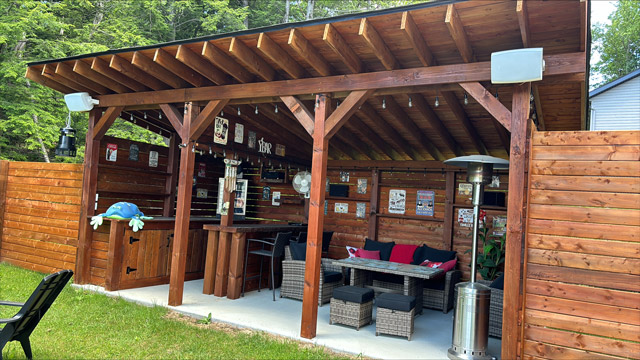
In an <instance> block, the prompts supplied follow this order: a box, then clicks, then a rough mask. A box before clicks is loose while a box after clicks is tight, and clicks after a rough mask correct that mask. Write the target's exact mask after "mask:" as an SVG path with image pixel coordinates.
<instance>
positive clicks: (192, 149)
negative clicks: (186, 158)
mask: <svg viewBox="0 0 640 360" xmlns="http://www.w3.org/2000/svg"><path fill="white" fill-rule="evenodd" d="M191 152H192V153H194V152H196V144H193V146H191Z"/></svg>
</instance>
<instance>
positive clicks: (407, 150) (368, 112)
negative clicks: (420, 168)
mask: <svg viewBox="0 0 640 360" xmlns="http://www.w3.org/2000/svg"><path fill="white" fill-rule="evenodd" d="M360 114H361V115H362V116H364V117H365V118H367V119H369V121H371V122H372V123H374V124H375V125H376V127H377V128H379V129H380V132H381V133H383V134H385V135H386V136H388V137H389V139H390V140H391V142H392V143H393V145H394V146H395V148H396V151H397V152H398V153H401V154H402V153H404V154H405V155H406V156H407V157H409V159H410V160H424V159H426V158H425V157H424V156H422V154H420V153H419V152H418V151H416V149H415V147H413V146H410V145H409V143H408V142H407V141H406V140H405V139H404V137H403V136H402V135H401V134H400V133H399V132H398V131H397V130H396V129H395V128H394V127H393V126H391V125H390V124H389V123H388V122H387V120H385V119H384V118H382V117H381V116H380V115H379V114H378V113H377V112H376V110H375V109H374V108H373V107H372V106H371V105H369V104H368V103H364V104H362V106H361V107H360ZM397 149H400V151H398V150H397Z"/></svg>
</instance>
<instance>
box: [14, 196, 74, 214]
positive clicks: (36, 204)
mask: <svg viewBox="0 0 640 360" xmlns="http://www.w3.org/2000/svg"><path fill="white" fill-rule="evenodd" d="M5 203H6V204H8V205H15V206H24V207H30V208H35V209H44V210H53V211H63V212H75V213H77V214H78V217H79V216H80V205H79V204H78V205H70V204H57V203H50V202H44V201H31V200H22V199H10V198H7V199H6V201H5Z"/></svg>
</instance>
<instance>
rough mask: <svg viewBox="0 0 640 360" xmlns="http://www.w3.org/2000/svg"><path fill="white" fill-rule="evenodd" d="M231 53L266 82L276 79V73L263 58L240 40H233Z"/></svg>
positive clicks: (230, 45) (230, 46) (230, 47)
mask: <svg viewBox="0 0 640 360" xmlns="http://www.w3.org/2000/svg"><path fill="white" fill-rule="evenodd" d="M229 52H230V53H231V54H233V56H235V57H236V59H238V60H240V62H241V63H242V64H244V66H246V67H247V68H249V69H250V70H251V71H252V72H253V73H254V74H256V75H258V76H259V77H261V78H262V79H263V80H264V81H272V80H274V79H275V78H276V71H275V70H274V69H273V68H272V67H271V65H269V64H267V62H266V61H264V59H263V58H261V57H260V56H258V54H256V53H255V52H253V51H252V50H251V49H249V47H248V46H247V45H245V44H244V43H243V42H242V41H241V40H239V39H238V38H235V37H234V38H231V44H229Z"/></svg>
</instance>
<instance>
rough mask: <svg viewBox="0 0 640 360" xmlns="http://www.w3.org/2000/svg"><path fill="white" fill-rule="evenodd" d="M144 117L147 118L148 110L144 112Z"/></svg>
mask: <svg viewBox="0 0 640 360" xmlns="http://www.w3.org/2000/svg"><path fill="white" fill-rule="evenodd" d="M144 119H145V120H147V112H146V111H145V112H144Z"/></svg>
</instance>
